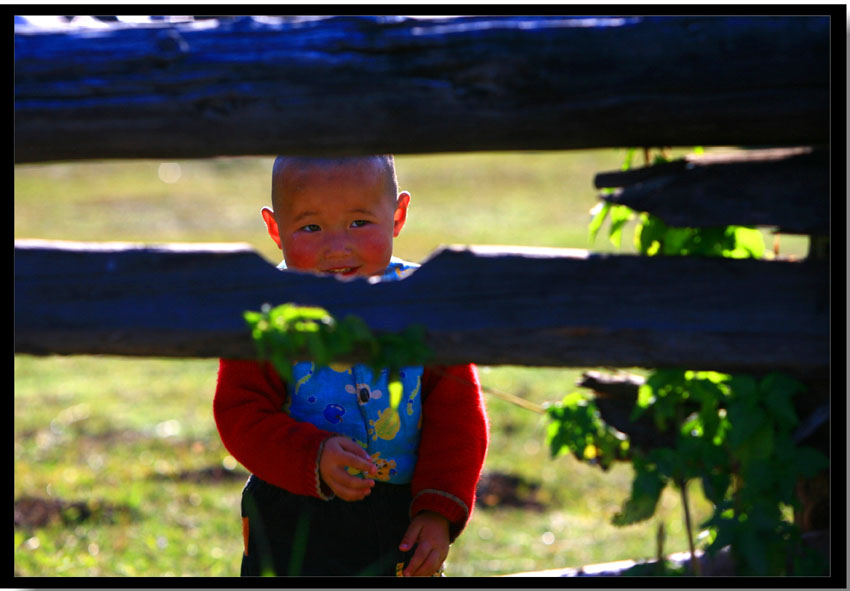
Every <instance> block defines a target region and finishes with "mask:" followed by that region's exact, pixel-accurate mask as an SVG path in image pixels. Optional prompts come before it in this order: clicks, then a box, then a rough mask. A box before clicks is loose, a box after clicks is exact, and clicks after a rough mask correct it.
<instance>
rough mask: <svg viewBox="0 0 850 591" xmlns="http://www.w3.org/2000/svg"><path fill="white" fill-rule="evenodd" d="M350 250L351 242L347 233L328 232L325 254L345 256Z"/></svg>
mask: <svg viewBox="0 0 850 591" xmlns="http://www.w3.org/2000/svg"><path fill="white" fill-rule="evenodd" d="M348 250H349V240H348V238H347V236H346V235H345V232H327V233H326V234H325V252H326V254H328V255H334V254H344V253H347V252H348Z"/></svg>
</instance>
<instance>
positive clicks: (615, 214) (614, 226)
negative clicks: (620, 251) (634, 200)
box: [608, 205, 634, 248]
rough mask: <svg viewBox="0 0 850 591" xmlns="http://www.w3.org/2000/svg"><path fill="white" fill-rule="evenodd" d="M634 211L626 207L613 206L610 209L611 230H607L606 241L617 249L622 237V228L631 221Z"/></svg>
mask: <svg viewBox="0 0 850 591" xmlns="http://www.w3.org/2000/svg"><path fill="white" fill-rule="evenodd" d="M633 215H634V211H632V209H631V208H629V207H628V206H626V205H615V206H614V207H612V208H611V228H610V229H609V230H608V239H609V240H611V243H612V244H613V245H614V246H616V247H617V248H619V247H620V242H621V239H622V235H623V227H624V226H625V225H626V223H627V222H628V221H629V220H630V219H632V216H633Z"/></svg>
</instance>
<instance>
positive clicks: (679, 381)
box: [547, 149, 829, 575]
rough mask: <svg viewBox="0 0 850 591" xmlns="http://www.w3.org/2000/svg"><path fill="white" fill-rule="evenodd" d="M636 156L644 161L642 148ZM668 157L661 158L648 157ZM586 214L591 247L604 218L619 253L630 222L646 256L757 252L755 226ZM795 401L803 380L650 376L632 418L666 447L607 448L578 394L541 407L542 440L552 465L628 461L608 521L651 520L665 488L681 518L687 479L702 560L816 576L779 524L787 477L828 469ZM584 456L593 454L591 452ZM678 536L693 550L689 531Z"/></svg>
mask: <svg viewBox="0 0 850 591" xmlns="http://www.w3.org/2000/svg"><path fill="white" fill-rule="evenodd" d="M634 153H635V150H634V149H631V150H629V151H628V152H627V154H626V159H625V162H624V163H623V169H624V170H626V169H628V168H629V167H630V166H631V161H632V158H633V156H634ZM645 157H646V159H647V161H648V160H649V155H648V151H645ZM666 160H667V158H666V156H664V155H659V156H656V158H655V162H663V161H666ZM603 192H605V191H604V190H603ZM594 213H595V216H594V217H593V219H592V220H591V222H590V226H589V229H590V239H591V241H593V239H595V237H596V235H597V234H598V232H599V230H600V228H601V226H602V223H603V222H604V220H605V219H606V217H608V218H610V221H611V224H610V229H609V239H610V240H611V242H613V243H614V244H615V245H616V246H618V247H619V245H620V241H621V236H622V231H623V227H624V226H625V224H626V223H627V222H628V221H630V220H632V219H634V218H635V217H637V218H638V222H639V223H638V226H637V228H636V230H635V246H636V248H637V249H638V251H639V252H641V253H642V254H644V255H648V256H654V255H690V256H715V257H727V258H746V257H754V258H761V257H762V256H764V253H765V249H764V241H763V239H762V236H761V232H759V231H758V230H757V229H755V228H749V227H744V226H726V227H717V228H676V227H670V226H667V225H666V224H665V223H664V222H663V221H662V220H661V219H659V218H658V217H656V216H653V215H652V214H650V213H646V212H640V213H639V212H635V211H633V210H631V209H630V208H628V207H627V206H624V205H614V204H611V203H610V202H607V201H606V202H604V203H603V204H601V205H600V206H598V207H597V208H596V210H595V212H594ZM804 393H805V387H804V386H803V384H801V383H800V382H798V381H796V380H794V379H793V378H791V377H789V376H787V375H784V374H781V373H770V374H768V375H766V376H763V377H756V376H750V375H729V374H722V373H717V372H697V371H688V370H682V369H664V370H654V371H653V372H652V373H651V374H650V375H649V377H648V378H647V380H646V382H645V383H644V384H643V385H642V386H641V387H640V389H639V390H638V398H637V401H636V404H635V407H634V409H633V413H632V415H631V419H632V420H633V421H634V420H636V419H638V418H639V417H641V416H643V415H647V416H649V417H651V419H652V421H653V423H654V425H655V427H656V429H657V430H658V431H659V432H661V433H671V432H672V433H673V434H674V435H675V438H674V443H673V445H672V446H664V445H660V444H659V446H658V447H655V448H653V449H641V448H639V447H634V446H629V445H628V442H624V441H620V442H619V443H618V445H616V446H615V445H612V444H611V443H610V441H611V437H612V430H611V428H610V427H609V426H607V425H606V424H605V423H604V421H603V420H602V419H601V417H600V416H599V413H598V411H597V410H596V409H595V405H594V404H593V401H592V399H591V398H590V397H588V396H586V395H580V394H571V395H568V396H567V397H566V398H565V399H564V401H563V402H562V403H561V404H558V405H555V406H553V407H551V408H549V409H548V411H547V414H548V415H549V419H550V424H549V427H548V435H547V436H548V442H549V444H550V450H551V452H552V456H553V457H554V456H555V455H558V454H561V453H565V451H570V452H572V453H573V455H575V456H576V457H577V458H579V459H581V460H583V461H590V462H591V463H595V464H598V465H600V466H602V467H603V468H607V467H608V466H609V465H610V463H611V462H612V461H613V460H615V459H627V460H629V461H631V463H632V466H633V468H634V477H633V481H632V487H631V491H630V495H629V497H628V498H627V499H626V501H625V502H624V503H623V505H622V507H621V509H620V511H618V512H617V513H616V514H615V515H614V516H613V519H612V523H614V524H615V525H619V526H623V525H629V524H633V523H637V522H640V521H644V520H646V519H649V518H650V517H652V516H653V515H654V514H655V510H656V507H657V504H658V500H659V498H660V496H661V494H662V492H663V490H664V489H665V488H666V486H667V485H668V484H673V485H674V486H676V487H678V488H679V489H680V491H681V494H682V501H683V504H684V505H685V506H684V509H685V515H686V516H687V515H688V506H687V495H686V494H685V490H686V486H687V483H688V482H689V481H691V480H694V479H696V480H698V481H700V482H701V484H702V488H703V492H704V493H705V496H706V498H707V499H708V500H710V501H711V502H712V503H713V504H714V512H713V515H712V516H711V518H710V519H708V520H707V521H706V522H705V523H703V524H701V527H702V528H705V531H704V535H703V536H702V537H703V538H704V539H705V540H706V541H707V542H708V546H707V551H708V552H709V553H712V554H713V553H715V552H717V551H718V550H719V549H720V548H723V547H725V546H729V547H730V548H731V550H732V554H733V556H734V557H735V559H736V564H737V567H738V570H739V571H740V572H739V574H751V575H753V574H754V575H781V574H790V573H791V572H793V573H794V574H820V573H822V572H824V570H825V565H824V561H823V559H822V558H819V557H818V556H816V555H815V554H814V553H813V552H812V551H810V550H807V549H803V547H802V545H801V541H800V540H801V538H800V532H799V529H798V528H797V527H796V526H795V525H794V524H791V523H789V522H787V521H786V520H785V519H784V518H783V516H782V506H783V505H785V506H789V505H790V506H793V507H795V508H797V507H798V504H799V501H798V499H797V498H796V496H795V494H794V486H795V483H796V482H797V480H798V479H799V478H807V477H812V476H814V475H816V474H817V473H818V472H819V471H821V470H823V469H825V468H827V467H828V465H829V462H828V459H827V458H826V457H825V456H824V455H823V454H821V453H820V452H818V451H817V450H815V449H812V448H810V447H806V446H798V445H796V444H795V442H794V439H793V429H794V427H795V426H796V425H797V423H798V418H797V415H796V411H795V409H794V405H793V402H792V399H793V397H794V396H798V395H801V394H804ZM659 441H661V440H660V439H659ZM588 448H593V449H599V450H601V453H599V454H598V455H591V456H589V455H588V454H587V453H586V451H585V450H587V449H588ZM600 460H601V461H600ZM686 525H687V524H686ZM688 536H689V541H690V544H691V551H692V552H693V550H694V544H693V539H692V537H691V531H690V527H688Z"/></svg>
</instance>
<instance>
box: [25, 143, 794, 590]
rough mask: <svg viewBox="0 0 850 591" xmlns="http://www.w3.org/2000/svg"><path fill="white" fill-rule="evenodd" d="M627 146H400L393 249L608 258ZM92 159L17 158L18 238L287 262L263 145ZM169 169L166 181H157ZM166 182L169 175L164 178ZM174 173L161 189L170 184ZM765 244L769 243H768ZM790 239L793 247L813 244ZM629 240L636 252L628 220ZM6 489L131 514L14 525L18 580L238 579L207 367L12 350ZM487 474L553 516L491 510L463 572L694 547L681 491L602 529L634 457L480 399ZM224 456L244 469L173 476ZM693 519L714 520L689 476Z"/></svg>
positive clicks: (472, 529)
mask: <svg viewBox="0 0 850 591" xmlns="http://www.w3.org/2000/svg"><path fill="white" fill-rule="evenodd" d="M623 155H624V151H622V150H598V151H589V152H569V153H564V152H539V153H525V154H458V155H423V156H399V157H397V167H398V174H399V183H400V185H401V188H402V189H406V190H409V191H410V192H411V194H412V196H413V203H412V205H411V210H410V218H409V221H408V225H407V226H406V227H405V229H404V230H403V232H402V234H401V236H400V237H399V238H398V240H397V242H396V254H397V255H399V256H402V257H404V258H408V259H410V260H414V261H418V260H422V259H424V258H425V257H427V256H428V255H429V254H430V253H431V252H433V250H434V249H435V248H437V247H438V246H439V245H442V244H514V245H523V246H555V247H571V248H592V249H594V250H599V251H616V250H617V249H616V248H615V247H614V246H613V245H612V244H611V243H610V242H609V241H608V239H607V237H606V235H605V232H606V229H605V228H604V227H603V231H602V232H600V234H599V236H598V237H597V239H596V241H595V243H593V244H590V243H589V242H588V232H587V224H588V222H589V220H590V214H589V211H590V209H591V208H592V207H593V206H594V205H595V203H596V192H595V190H594V189H593V176H594V175H595V174H596V173H597V172H602V171H609V170H616V169H618V168H619V167H620V164H621V162H622V159H623ZM161 164H162V163H161V162H159V161H132V162H93V163H84V164H73V165H71V164H50V165H30V166H17V167H16V169H15V187H14V188H15V212H14V220H15V237H16V238H48V239H65V240H86V241H88V240H119V241H141V242H170V241H175V242H204V241H224V242H247V243H249V244H251V245H253V246H254V248H255V249H256V250H257V251H258V252H259V253H260V254H261V255H262V256H264V257H265V258H267V259H268V260H270V261H273V262H277V261H278V260H279V259H280V253H279V251H276V250H275V247H274V245H273V244H272V242H271V240H270V239H269V238H268V236H267V235H266V232H265V228H264V226H263V223H262V221H261V218H260V214H259V212H260V209H261V208H262V207H263V206H265V205H267V204H268V202H269V183H270V181H269V174H270V171H271V164H272V159H271V158H236V159H227V158H222V159H214V160H197V161H179V162H178V163H177V164H178V165H179V176H178V175H177V174H176V171H177V169H176V168H174V167H173V166H171V167H168V168H166V169H163V170H164V172H162V174H161V169H160V165H161ZM165 173H168V174H165ZM163 178H165V179H166V180H163ZM166 181H168V182H166ZM769 240H770V241H769V242H768V245H769V247H770V246H772V238H769ZM805 248H806V242H805V239H797V238H794V237H786V236H783V237H782V238H781V243H780V252H781V253H782V254H793V253H797V254H798V255H800V256H803V255H805ZM620 252H634V247H633V245H632V244H631V231H630V228H629V227H627V229H626V232H625V233H624V239H623V245H622V248H621V249H620ZM14 371H15V378H14V379H15V394H14V420H15V428H14V450H15V451H14V457H15V479H14V493H15V498H16V499H20V498H21V497H24V496H37V497H43V498H46V499H62V500H65V501H89V500H98V501H101V502H104V503H109V504H112V505H114V506H116V507H126V508H128V511H127V512H120V511H119V512H118V513H117V514H116V516H114V518H113V519H111V520H97V519H94V520H88V521H83V522H81V523H78V524H75V525H61V524H54V525H50V526H47V527H42V528H36V529H35V530H25V529H20V528H16V530H15V559H14V560H15V573H16V574H19V575H23V576H164V575H173V576H181V575H191V576H235V575H237V574H238V572H239V560H240V554H241V551H242V550H241V545H242V541H241V531H240V520H239V499H240V493H241V488H242V485H243V482H244V480H243V479H244V477H245V476H246V474H245V473H244V471H243V470H242V469H241V468H240V467H236V468H235V469H233V459H232V458H230V457H229V456H228V454H227V452H226V450H225V449H224V448H223V446H222V444H221V442H220V440H219V438H218V434H217V431H216V429H215V424H214V421H213V417H212V397H213V391H214V387H215V379H216V371H217V362H216V361H215V360H209V359H202V360H180V361H178V360H164V359H130V358H116V357H85V356H77V357H43V358H36V357H29V356H16V358H15V365H14ZM579 374H580V370H578V369H564V370H562V369H535V368H517V367H500V368H481V378H482V382H483V384H484V385H485V386H487V387H489V388H492V389H497V390H500V391H504V392H508V393H511V394H514V395H518V396H522V397H525V398H528V399H529V400H531V401H533V402H536V403H538V404H542V403H545V402H554V401H558V400H560V399H562V398H563V397H564V396H565V395H566V394H568V393H570V392H571V391H573V390H574V389H575V382H576V379H577V378H578V376H579ZM487 402H488V408H489V413H490V419H491V446H490V451H489V455H488V458H487V463H486V465H485V472H486V471H498V472H505V473H510V474H515V475H518V476H521V477H522V478H524V479H526V480H528V481H531V482H535V483H539V485H540V488H539V490H538V491H537V499H538V500H539V501H540V502H541V503H542V504H543V505H544V510H543V511H542V512H535V511H528V510H521V509H512V508H496V509H489V508H483V507H480V508H478V509H476V511H475V513H474V517H473V519H472V522H471V523H470V524H469V526H468V528H467V530H466V532H465V533H464V534H463V535H462V536H461V537H460V539H459V540H458V541H457V542H456V543H455V544H454V546H453V548H452V551H451V554H450V557H449V561H448V566H447V574H449V575H452V576H458V575H469V576H482V575H497V574H507V573H511V572H517V571H528V570H538V569H541V570H542V569H551V568H558V567H564V566H579V565H582V564H590V563H598V562H604V561H609V560H619V559H624V558H642V557H652V556H654V555H655V551H656V550H655V531H656V527H657V524H658V523H659V522H661V521H663V522H664V524H665V528H666V529H667V532H668V536H667V544H666V546H665V548H666V549H667V550H669V551H670V552H673V551H681V550H684V549H686V548H687V544H686V541H685V534H684V531H683V530H682V526H681V523H682V514H681V505H680V504H679V502H678V495H677V493H676V492H675V491H672V490H668V491H666V492H665V494H664V496H663V497H662V501H661V504H660V506H659V511H658V514H657V515H656V517H654V518H653V519H652V520H650V521H648V522H646V523H643V524H638V525H634V526H630V527H626V528H616V527H614V526H612V525H610V519H611V517H612V515H613V514H614V513H615V512H616V511H617V509H618V508H619V506H620V504H621V503H622V502H623V501H624V500H625V498H626V497H627V495H628V490H629V486H630V483H631V469H630V468H629V466H627V465H624V464H621V465H616V466H614V467H613V468H612V469H611V470H610V471H609V472H607V473H605V472H602V471H601V470H599V469H598V468H595V467H592V466H588V465H584V464H580V463H578V462H577V461H576V460H574V459H573V458H572V457H570V456H562V457H559V458H556V459H551V458H550V457H549V453H548V449H547V448H546V444H545V425H546V423H545V418H544V417H543V416H542V415H539V414H536V413H534V412H531V411H529V410H526V409H522V408H519V407H516V406H513V405H511V404H509V403H507V402H505V401H503V400H500V399H498V398H495V397H488V399H487ZM222 466H226V467H227V468H229V469H232V470H233V472H234V473H236V476H235V477H232V478H230V479H225V480H221V481H208V480H203V479H202V480H199V481H192V480H180V479H179V478H177V477H178V476H179V475H180V474H183V473H186V472H190V471H201V470H204V469H208V468H213V467H217V468H220V467H222ZM690 497H691V499H692V502H693V504H694V505H695V507H694V512H695V514H696V517H695V521H696V522H699V520H700V519H701V518H702V517H705V516H706V515H707V507H706V503H705V501H704V499H702V497H701V495H700V494H699V489H698V487H694V490H692V491H691V493H690Z"/></svg>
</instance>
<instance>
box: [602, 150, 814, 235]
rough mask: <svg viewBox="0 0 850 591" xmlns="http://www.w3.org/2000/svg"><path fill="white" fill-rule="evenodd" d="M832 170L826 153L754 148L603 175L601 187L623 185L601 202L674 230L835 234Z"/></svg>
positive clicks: (604, 197)
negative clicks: (742, 229) (767, 229)
mask: <svg viewBox="0 0 850 591" xmlns="http://www.w3.org/2000/svg"><path fill="white" fill-rule="evenodd" d="M829 171H830V158H829V153H828V152H827V151H825V150H812V149H811V148H798V149H784V150H752V151H739V152H734V153H731V154H724V155H711V156H708V157H690V158H686V159H682V160H678V161H674V162H669V163H663V164H660V165H656V166H647V167H643V168H638V169H634V170H629V171H623V172H606V173H600V174H598V175H596V178H595V180H594V184H595V186H596V187H598V188H602V187H621V189H620V190H619V191H617V192H616V193H613V194H610V195H601V196H600V198H601V199H603V200H605V201H608V202H610V203H613V204H617V205H627V206H628V207H630V208H632V209H634V210H636V211H646V212H649V213H652V214H654V215H656V216H658V217H659V218H661V219H662V220H663V221H664V222H665V223H666V224H667V225H669V226H683V227H710V226H728V225H741V226H772V227H774V228H777V230H778V231H780V232H786V233H796V234H819V235H828V234H829V233H830V223H829V201H830V174H829Z"/></svg>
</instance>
